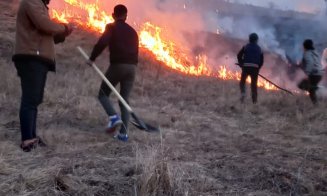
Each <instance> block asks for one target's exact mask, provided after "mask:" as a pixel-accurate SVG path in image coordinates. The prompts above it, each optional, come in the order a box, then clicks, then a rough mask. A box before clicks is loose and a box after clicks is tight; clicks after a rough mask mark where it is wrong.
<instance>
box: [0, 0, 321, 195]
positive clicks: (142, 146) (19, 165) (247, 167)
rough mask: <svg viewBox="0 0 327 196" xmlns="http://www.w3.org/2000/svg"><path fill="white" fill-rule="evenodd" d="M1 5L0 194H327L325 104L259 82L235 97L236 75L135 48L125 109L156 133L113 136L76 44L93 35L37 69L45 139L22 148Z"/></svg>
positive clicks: (9, 27)
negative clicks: (219, 75) (193, 71)
mask: <svg viewBox="0 0 327 196" xmlns="http://www.w3.org/2000/svg"><path fill="white" fill-rule="evenodd" d="M0 7H1V8H2V12H1V14H0V18H1V20H0V22H1V24H0V41H1V47H0V55H1V59H0V70H1V71H0V78H1V82H0V195H192V196H193V195H194V196H199V195H208V196H209V195H210V196H211V195H312V196H313V195H315V196H316V195H321V196H322V195H327V188H326V187H327V180H326V179H327V150H326V149H327V148H326V147H327V142H326V138H327V131H326V130H327V129H326V125H327V123H326V120H327V114H326V106H327V104H326V103H325V102H322V103H321V104H320V105H319V107H313V106H312V105H311V103H310V101H309V98H308V97H307V96H305V95H302V94H298V95H296V96H289V95H287V94H284V93H282V92H271V91H270V92H269V91H265V90H262V89H261V90H260V92H259V94H260V101H259V104H258V105H257V106H253V105H252V104H251V103H250V100H247V103H246V104H244V105H241V104H239V92H238V84H237V82H235V81H221V80H217V79H214V78H205V77H189V76H184V75H180V74H177V73H174V72H172V71H169V70H168V69H166V68H162V66H161V65H160V63H158V62H156V61H155V60H153V58H152V57H151V55H150V54H148V53H147V52H144V51H143V52H142V55H141V62H140V65H139V67H138V76H137V81H136V84H135V89H134V92H133V94H132V98H131V105H132V106H133V107H134V108H135V110H136V112H137V113H138V114H139V115H140V116H142V118H144V119H146V120H147V121H149V122H151V123H154V124H157V125H159V126H160V128H161V133H158V134H149V133H145V132H142V131H139V130H137V129H135V128H134V127H131V129H130V138H131V139H130V141H129V142H128V143H121V142H118V141H116V140H114V139H112V138H111V137H110V136H108V135H106V134H105V133H103V128H104V126H105V124H106V123H107V122H106V120H107V119H106V116H105V114H104V112H103V111H102V109H101V107H100V105H99V103H98V102H97V100H96V95H97V91H98V88H99V84H100V79H99V78H98V76H97V75H96V73H95V72H94V71H93V70H92V69H91V68H89V67H87V66H85V65H84V60H83V58H82V57H81V56H80V55H79V54H78V52H77V50H76V49H75V47H76V46H77V45H82V46H84V48H86V49H88V51H89V50H90V49H91V47H92V44H94V42H95V41H96V36H95V35H92V34H89V33H86V32H83V31H82V30H80V29H79V30H76V32H75V33H74V34H73V35H72V37H70V38H68V39H67V42H66V44H64V45H60V46H58V47H57V51H58V66H57V67H58V70H57V73H56V74H53V73H51V74H49V77H48V83H47V87H46V92H45V98H44V103H43V104H42V106H41V108H40V112H39V124H38V131H39V134H40V135H41V136H42V137H43V138H44V139H45V140H46V142H47V143H48V144H49V147H48V148H45V149H42V148H39V149H37V150H35V151H34V152H32V153H23V152H22V151H21V150H20V149H19V147H18V146H19V144H20V132H19V120H18V109H19V99H20V86H19V80H18V78H17V76H16V72H15V69H14V66H13V64H12V63H11V62H10V58H11V57H10V56H11V53H12V43H13V40H14V31H15V26H14V25H15V21H14V17H15V14H14V13H13V12H12V11H11V6H8V4H6V3H5V2H2V3H0ZM106 61H107V56H106V55H102V56H101V58H100V59H99V60H98V61H97V63H98V65H99V66H100V67H101V69H102V70H105V68H106V65H107V63H106Z"/></svg>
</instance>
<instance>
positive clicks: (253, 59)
mask: <svg viewBox="0 0 327 196" xmlns="http://www.w3.org/2000/svg"><path fill="white" fill-rule="evenodd" d="M258 40H259V37H258V35H257V34H256V33H252V34H250V36H249V42H250V43H248V44H247V45H246V46H244V47H243V48H242V49H241V51H240V52H239V53H238V55H237V59H238V63H239V65H240V66H241V67H242V75H241V81H240V89H241V102H242V103H243V102H244V99H245V97H246V91H245V83H246V79H247V77H248V76H250V77H251V92H252V102H253V103H254V104H256V103H257V101H258V93H257V88H258V84H257V83H258V75H259V71H260V69H261V67H262V66H263V63H264V56H263V52H262V50H261V48H260V46H259V45H258Z"/></svg>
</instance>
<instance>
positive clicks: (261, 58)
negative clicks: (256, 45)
mask: <svg viewBox="0 0 327 196" xmlns="http://www.w3.org/2000/svg"><path fill="white" fill-rule="evenodd" d="M264 63H265V57H264V55H263V52H262V53H261V56H260V64H259V69H261V67H262V66H263V64H264Z"/></svg>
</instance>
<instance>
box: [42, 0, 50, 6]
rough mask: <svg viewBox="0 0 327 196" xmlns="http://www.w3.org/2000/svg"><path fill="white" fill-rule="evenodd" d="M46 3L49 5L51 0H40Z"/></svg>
mask: <svg viewBox="0 0 327 196" xmlns="http://www.w3.org/2000/svg"><path fill="white" fill-rule="evenodd" d="M42 1H43V2H44V3H45V4H46V5H49V3H50V1H51V0H42Z"/></svg>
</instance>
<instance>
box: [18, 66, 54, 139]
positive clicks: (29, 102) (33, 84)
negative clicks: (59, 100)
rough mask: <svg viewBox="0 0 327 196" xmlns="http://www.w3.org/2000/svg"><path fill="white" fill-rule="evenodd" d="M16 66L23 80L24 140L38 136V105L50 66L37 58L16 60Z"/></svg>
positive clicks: (21, 123)
mask: <svg viewBox="0 0 327 196" xmlns="http://www.w3.org/2000/svg"><path fill="white" fill-rule="evenodd" d="M15 66H16V69H17V73H18V76H19V77H20V80H21V89H22V97H21V105H20V112H19V118H20V129H21V134H22V141H25V140H30V139H33V138H36V120H37V112H38V106H39V105H40V104H41V103H42V101H43V94H44V87H45V83H46V79H47V73H48V70H49V67H48V65H47V64H46V63H43V62H41V61H37V60H29V61H16V62H15Z"/></svg>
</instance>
